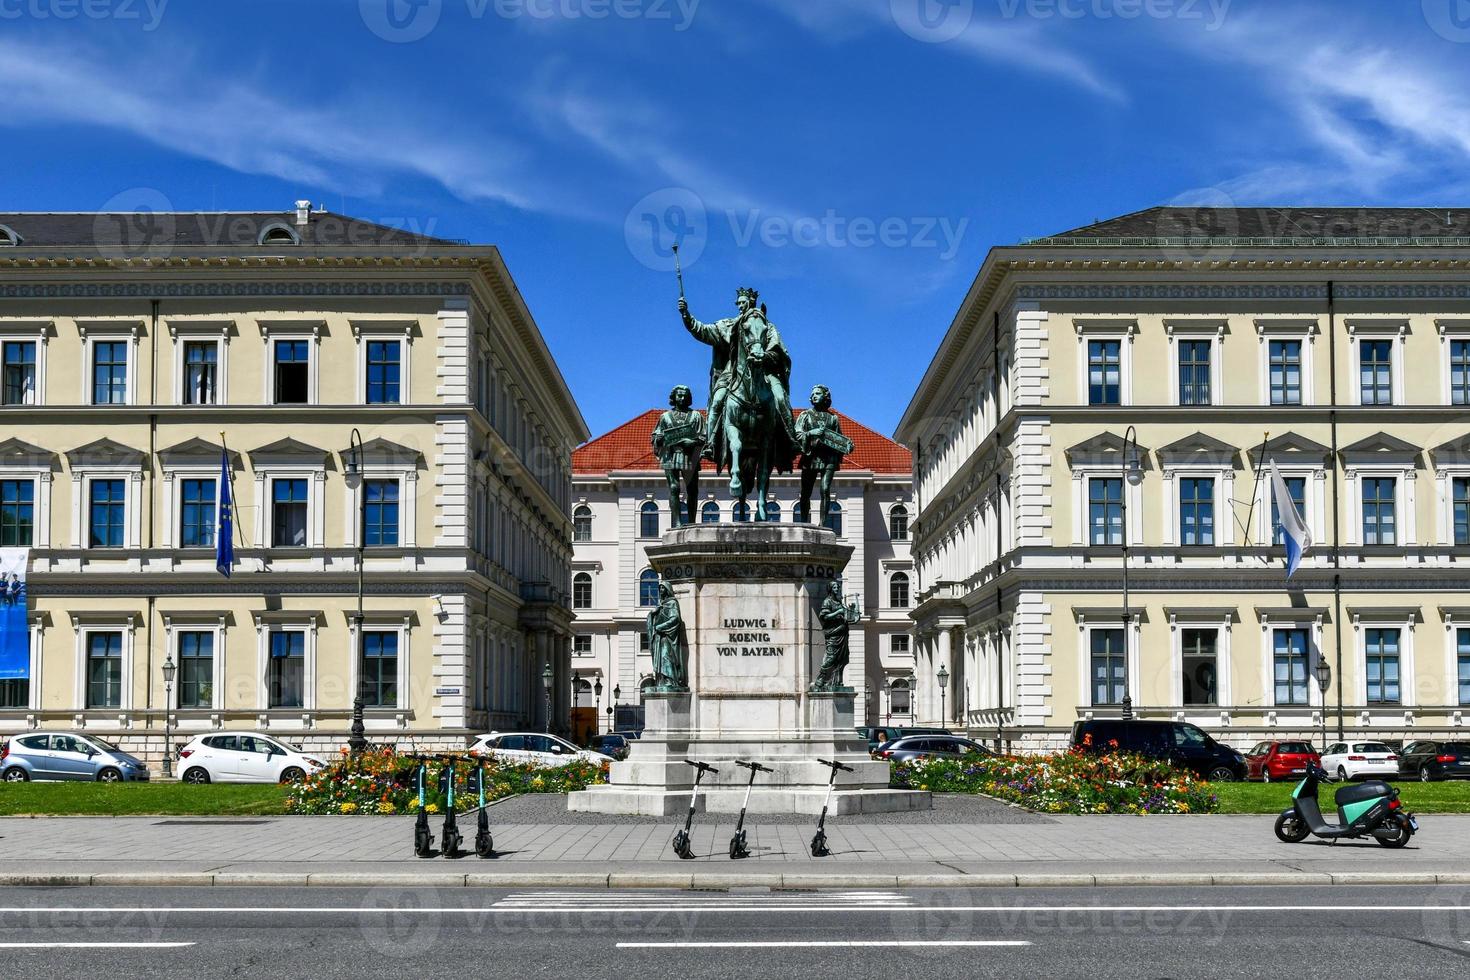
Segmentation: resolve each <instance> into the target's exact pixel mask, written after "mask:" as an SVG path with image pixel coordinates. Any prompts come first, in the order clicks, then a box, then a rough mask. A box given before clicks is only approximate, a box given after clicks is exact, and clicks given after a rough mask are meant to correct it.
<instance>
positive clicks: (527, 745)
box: [470, 732, 615, 766]
mask: <svg viewBox="0 0 1470 980" xmlns="http://www.w3.org/2000/svg"><path fill="white" fill-rule="evenodd" d="M470 751H471V752H477V753H483V754H485V755H489V756H492V757H494V758H497V759H503V760H505V761H506V762H532V763H535V764H536V765H538V766H560V765H565V764H566V763H568V762H572V761H574V760H581V761H583V762H598V763H601V762H613V761H615V760H614V759H613V757H612V756H610V755H605V754H603V753H601V752H594V751H591V750H589V749H579V748H577V747H576V746H575V745H573V744H572V743H571V742H568V741H567V740H566V739H563V738H559V737H557V736H556V735H543V734H541V733H539V732H491V733H489V734H488V735H481V736H480V737H479V738H477V739H475V742H474V744H473V745H471V746H470Z"/></svg>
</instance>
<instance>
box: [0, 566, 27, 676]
mask: <svg viewBox="0 0 1470 980" xmlns="http://www.w3.org/2000/svg"><path fill="white" fill-rule="evenodd" d="M30 555H31V550H30V549H29V548H0V680H6V681H8V680H16V679H19V678H27V677H30V676H31V624H30V616H29V615H28V614H27V606H26V566H27V565H28V564H29V563H30Z"/></svg>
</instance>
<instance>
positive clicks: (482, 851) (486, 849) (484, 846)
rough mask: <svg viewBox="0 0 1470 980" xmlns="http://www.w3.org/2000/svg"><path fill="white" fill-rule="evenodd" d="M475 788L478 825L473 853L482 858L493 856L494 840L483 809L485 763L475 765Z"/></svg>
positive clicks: (488, 820)
mask: <svg viewBox="0 0 1470 980" xmlns="http://www.w3.org/2000/svg"><path fill="white" fill-rule="evenodd" d="M475 788H476V789H478V790H479V791H480V817H479V827H478V829H476V831H475V853H476V854H478V855H480V857H482V858H493V857H494V856H495V841H494V839H493V838H492V837H491V836H490V814H489V813H488V812H486V810H485V764H484V763H483V762H482V763H480V764H479V765H478V766H476V767H475Z"/></svg>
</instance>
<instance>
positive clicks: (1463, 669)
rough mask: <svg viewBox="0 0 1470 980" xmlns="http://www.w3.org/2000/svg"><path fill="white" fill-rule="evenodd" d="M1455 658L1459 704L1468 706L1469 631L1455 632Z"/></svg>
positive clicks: (1469, 701) (1469, 676)
mask: <svg viewBox="0 0 1470 980" xmlns="http://www.w3.org/2000/svg"><path fill="white" fill-rule="evenodd" d="M1455 657H1456V660H1457V661H1458V663H1457V667H1458V674H1457V677H1458V680H1459V682H1460V700H1459V703H1460V704H1470V629H1458V630H1456V631H1455Z"/></svg>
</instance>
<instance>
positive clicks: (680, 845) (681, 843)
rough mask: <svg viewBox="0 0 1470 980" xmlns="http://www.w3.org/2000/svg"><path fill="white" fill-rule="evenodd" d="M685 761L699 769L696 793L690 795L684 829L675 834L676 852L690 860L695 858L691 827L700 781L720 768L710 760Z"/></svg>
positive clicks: (696, 779)
mask: <svg viewBox="0 0 1470 980" xmlns="http://www.w3.org/2000/svg"><path fill="white" fill-rule="evenodd" d="M684 761H685V762H686V763H688V764H689V765H691V766H693V767H694V768H695V769H697V770H699V771H698V772H697V773H695V776H694V794H693V795H692V796H690V797H689V816H687V817H685V818H684V829H683V830H681V831H679V832H678V833H677V834H675V835H674V853H675V854H677V855H679V857H680V858H681V859H682V860H685V861H689V860H692V859H693V858H694V850H693V848H691V847H690V846H689V828H690V827H692V826H694V806H695V804H696V803H697V802H698V801H699V781H700V780H702V779H703V778H704V774H705V773H707V772H713V773H718V772H719V771H720V770H718V769H716V768H715V767H714V766H712V765H710V764H709V763H708V762H695V761H694V760H693V759H685V760H684Z"/></svg>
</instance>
